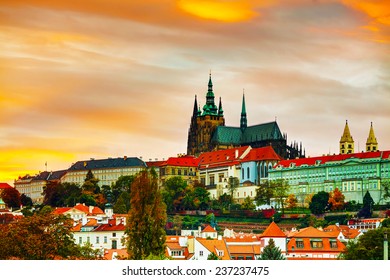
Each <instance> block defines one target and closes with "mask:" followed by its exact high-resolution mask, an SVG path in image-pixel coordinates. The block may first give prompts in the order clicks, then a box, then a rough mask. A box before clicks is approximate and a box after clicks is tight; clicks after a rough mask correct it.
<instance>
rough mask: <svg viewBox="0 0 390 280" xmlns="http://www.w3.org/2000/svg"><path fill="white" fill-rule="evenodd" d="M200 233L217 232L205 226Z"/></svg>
mask: <svg viewBox="0 0 390 280" xmlns="http://www.w3.org/2000/svg"><path fill="white" fill-rule="evenodd" d="M202 232H217V231H216V230H215V229H214V228H213V227H212V226H210V225H207V226H206V227H205V228H204V229H203V230H202Z"/></svg>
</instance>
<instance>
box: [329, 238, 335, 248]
mask: <svg viewBox="0 0 390 280" xmlns="http://www.w3.org/2000/svg"><path fill="white" fill-rule="evenodd" d="M329 242H330V248H332V249H337V240H336V239H330V240H329Z"/></svg>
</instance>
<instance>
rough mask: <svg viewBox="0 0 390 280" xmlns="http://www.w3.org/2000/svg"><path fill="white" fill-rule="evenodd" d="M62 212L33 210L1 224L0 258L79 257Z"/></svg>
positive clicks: (46, 258)
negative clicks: (26, 214) (25, 215)
mask: <svg viewBox="0 0 390 280" xmlns="http://www.w3.org/2000/svg"><path fill="white" fill-rule="evenodd" d="M72 226H73V221H72V220H70V219H69V218H67V217H65V216H63V215H53V214H51V213H42V214H34V215H33V216H30V217H24V218H22V219H21V220H18V221H16V222H14V223H11V224H8V225H0V259H3V260H5V259H22V260H52V259H76V258H81V257H82V256H81V255H80V250H79V248H78V246H77V245H76V244H75V242H74V239H73V235H72V232H71V227H72Z"/></svg>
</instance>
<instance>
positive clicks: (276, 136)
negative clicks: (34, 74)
mask: <svg viewBox="0 0 390 280" xmlns="http://www.w3.org/2000/svg"><path fill="white" fill-rule="evenodd" d="M214 99H215V95H214V92H213V83H212V81H211V74H210V77H209V83H208V91H207V94H206V104H205V105H204V106H203V111H202V110H201V109H200V106H198V101H197V97H196V96H195V102H194V109H193V113H192V117H191V123H190V129H189V131H188V142H187V154H188V155H193V156H198V155H199V154H201V153H204V152H210V151H215V150H224V149H229V148H235V147H242V146H251V147H252V148H259V147H265V146H272V148H273V149H274V150H275V152H276V153H277V154H278V155H279V156H280V157H282V158H284V159H291V158H302V157H304V152H303V151H302V143H301V144H300V146H299V145H298V143H297V142H294V143H292V144H291V145H290V146H289V145H287V134H282V132H281V131H280V128H279V126H278V123H277V122H276V121H273V122H268V123H263V124H258V125H253V126H248V125H247V124H248V121H247V113H246V106H245V95H243V97H242V107H241V108H242V109H241V119H240V126H239V127H232V126H226V125H225V118H224V111H223V109H222V100H221V98H220V99H219V106H218V107H217V106H216V104H215V101H214Z"/></svg>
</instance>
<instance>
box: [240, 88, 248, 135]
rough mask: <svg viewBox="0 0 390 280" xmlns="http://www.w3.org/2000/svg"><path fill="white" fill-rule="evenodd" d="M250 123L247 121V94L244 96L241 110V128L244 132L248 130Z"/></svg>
mask: <svg viewBox="0 0 390 280" xmlns="http://www.w3.org/2000/svg"><path fill="white" fill-rule="evenodd" d="M247 126H248V122H247V119H246V107H245V94H242V108H241V119H240V128H241V130H242V131H244V130H245V128H247Z"/></svg>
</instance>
